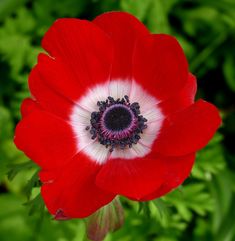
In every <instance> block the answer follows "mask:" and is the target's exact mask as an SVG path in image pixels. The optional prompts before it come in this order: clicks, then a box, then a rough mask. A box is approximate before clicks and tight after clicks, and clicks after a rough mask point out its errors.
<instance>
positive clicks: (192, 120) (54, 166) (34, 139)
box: [15, 12, 221, 219]
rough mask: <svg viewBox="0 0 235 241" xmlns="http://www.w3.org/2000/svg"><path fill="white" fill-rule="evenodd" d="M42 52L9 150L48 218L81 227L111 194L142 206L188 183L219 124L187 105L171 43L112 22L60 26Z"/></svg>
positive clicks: (107, 17) (185, 76)
mask: <svg viewBox="0 0 235 241" xmlns="http://www.w3.org/2000/svg"><path fill="white" fill-rule="evenodd" d="M42 46H43V48H44V49H45V50H46V51H47V52H48V54H40V55H39V57H38V64H37V65H36V66H35V67H34V68H33V70H32V71H31V73H30V76H29V88H30V92H31V94H32V98H28V99H26V100H25V101H24V102H23V104H22V109H21V111H22V116H23V120H22V121H21V122H20V123H19V124H18V126H17V128H16V133H15V143H16V145H17V147H18V148H19V149H21V150H22V151H24V152H25V154H26V155H27V156H28V157H29V158H31V159H32V160H34V161H35V162H36V163H37V164H38V165H39V166H40V167H41V172H40V179H41V181H42V183H43V185H42V188H41V193H42V197H43V199H44V201H45V203H46V206H47V208H48V210H49V211H50V213H51V214H53V215H56V218H57V219H65V218H77V217H79V218H82V217H86V216H88V215H90V214H91V213H93V212H94V211H96V210H97V209H99V208H100V207H102V206H103V205H105V204H107V203H109V202H110V201H111V200H112V199H113V198H114V197H115V195H117V194H120V195H123V196H126V197H128V198H130V199H133V200H139V201H146V200H151V199H154V198H157V197H160V196H162V195H164V194H166V193H167V192H169V191H171V190H172V189H174V188H176V187H177V186H179V185H180V184H181V183H182V182H183V181H184V180H185V179H186V178H187V177H188V175H189V173H190V171H191V169H192V165H193V163H194V159H195V152H196V151H197V150H199V149H201V148H202V147H204V146H205V145H206V144H207V142H208V141H209V140H210V139H211V138H212V136H213V134H214V132H215V131H216V129H217V128H218V126H219V125H220V123H221V119H220V117H219V114H218V111H217V109H216V108H215V107H214V106H213V105H211V104H209V103H207V102H205V101H203V100H198V101H197V102H195V103H194V96H195V92H196V80H195V77H194V76H193V75H192V74H190V73H189V70H188V64H187V60H186V58H185V55H184V53H183V51H182V49H181V47H180V45H179V44H178V42H177V41H176V39H175V38H173V37H171V36H168V35H165V34H150V33H149V32H148V30H147V29H146V28H145V26H144V25H143V24H142V23H140V22H139V21H138V20H137V19H136V18H134V17H133V16H131V15H129V14H127V13H122V12H111V13H106V14H102V15H101V16H98V17H97V18H96V19H95V20H94V21H92V22H89V21H85V20H79V19H59V20H57V21H56V22H55V23H54V24H53V25H52V27H51V28H50V29H49V30H48V32H47V33H46V35H45V37H44V38H43V41H42Z"/></svg>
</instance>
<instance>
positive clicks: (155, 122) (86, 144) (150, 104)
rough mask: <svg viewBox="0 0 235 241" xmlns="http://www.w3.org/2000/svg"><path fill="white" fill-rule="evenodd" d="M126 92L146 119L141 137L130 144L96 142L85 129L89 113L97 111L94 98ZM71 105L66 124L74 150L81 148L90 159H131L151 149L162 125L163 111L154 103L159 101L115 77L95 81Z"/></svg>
mask: <svg viewBox="0 0 235 241" xmlns="http://www.w3.org/2000/svg"><path fill="white" fill-rule="evenodd" d="M125 95H127V96H129V99H130V103H133V102H138V103H139V105H140V112H141V115H143V116H144V117H145V118H146V119H147V120H148V121H147V123H146V124H147V125H148V127H147V128H146V129H145V130H143V133H142V134H140V137H141V139H140V140H139V142H138V143H137V144H133V145H132V147H131V148H127V147H126V148H125V149H124V150H122V149H120V148H114V150H113V152H112V153H110V152H109V148H106V147H105V146H104V145H102V144H100V143H99V141H98V140H92V139H91V134H90V132H89V131H87V130H86V127H87V126H90V118H91V113H92V112H93V111H98V110H99V107H98V106H97V101H105V100H106V99H107V97H108V96H111V97H113V98H114V99H118V98H120V99H121V98H123V97H124V96H125ZM76 103H77V104H76V105H74V107H73V109H72V113H71V116H70V124H71V127H72V129H73V132H74V136H75V139H76V143H77V149H78V152H79V151H82V152H83V153H84V154H85V155H86V156H88V157H89V158H90V159H91V160H92V161H94V162H96V163H98V164H104V163H105V162H106V161H107V160H108V159H109V158H121V159H134V158H137V157H144V156H146V155H147V154H148V153H150V152H151V147H152V145H153V142H154V141H155V139H156V138H157V136H158V134H159V131H160V129H161V126H162V122H163V119H164V115H163V114H162V112H161V110H160V108H158V107H157V103H159V101H158V100H157V99H156V98H155V97H153V96H151V95H149V94H148V93H147V91H145V90H144V89H143V88H142V87H141V86H140V85H139V84H137V83H136V82H135V81H129V80H121V79H116V80H112V81H110V82H105V83H104V84H98V85H95V86H94V87H93V88H89V90H88V91H87V92H86V93H85V95H84V96H83V97H82V98H80V99H79V100H78V101H77V102H76Z"/></svg>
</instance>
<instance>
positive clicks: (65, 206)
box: [41, 153, 115, 218]
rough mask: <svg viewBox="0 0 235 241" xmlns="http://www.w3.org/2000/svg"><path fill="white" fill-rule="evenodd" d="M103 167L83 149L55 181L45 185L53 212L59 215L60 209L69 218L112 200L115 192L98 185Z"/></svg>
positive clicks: (86, 214)
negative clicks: (104, 189) (92, 159)
mask: <svg viewBox="0 0 235 241" xmlns="http://www.w3.org/2000/svg"><path fill="white" fill-rule="evenodd" d="M100 168H101V166H99V165H97V164H96V163H94V162H91V161H90V160H88V159H87V158H86V157H85V156H83V155H82V154H81V153H79V154H78V155H76V156H75V157H74V158H73V159H72V160H71V162H70V163H69V164H68V165H67V166H66V168H64V170H62V173H61V174H60V175H59V176H58V177H57V178H56V179H55V180H54V181H52V182H47V183H45V184H44V185H43V186H42V189H41V192H42V196H43V199H44V201H45V203H46V206H47V208H48V210H49V211H50V213H51V214H53V215H56V214H57V213H58V210H59V211H60V212H61V211H62V212H63V216H65V217H68V218H84V217H87V216H89V215H90V214H92V213H93V212H95V211H96V210H97V209H99V208H100V207H102V206H104V205H106V204H107V203H109V202H110V201H112V199H113V198H114V196H115V195H113V194H110V193H108V192H106V191H103V190H101V189H100V188H99V187H97V186H96V185H95V177H96V174H97V172H98V171H99V169H100ZM48 178H49V177H48ZM51 179H53V177H52V178H51ZM49 180H50V178H49ZM44 181H45V180H44Z"/></svg>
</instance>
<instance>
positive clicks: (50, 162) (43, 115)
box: [14, 111, 77, 169]
mask: <svg viewBox="0 0 235 241" xmlns="http://www.w3.org/2000/svg"><path fill="white" fill-rule="evenodd" d="M14 142H15V144H16V146H17V147H18V148H19V149H20V150H22V151H24V152H25V154H26V155H27V156H28V157H29V158H31V159H32V160H33V161H35V162H36V163H38V164H39V165H40V166H41V167H43V168H45V169H54V168H58V167H61V166H63V165H65V163H66V162H67V161H68V160H69V159H71V158H72V157H73V156H74V155H75V154H76V151H77V148H76V144H75V140H74V136H73V133H72V130H71V127H70V126H69V125H68V124H67V123H66V122H64V121H63V120H61V119H59V118H57V117H55V116H53V115H51V114H49V113H48V112H44V111H34V112H33V113H31V114H30V115H28V116H27V117H25V118H24V119H23V120H22V121H21V122H20V123H19V124H18V125H17V127H16V131H15V139H14Z"/></svg>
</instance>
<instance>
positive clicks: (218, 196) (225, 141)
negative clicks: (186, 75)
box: [0, 0, 235, 241]
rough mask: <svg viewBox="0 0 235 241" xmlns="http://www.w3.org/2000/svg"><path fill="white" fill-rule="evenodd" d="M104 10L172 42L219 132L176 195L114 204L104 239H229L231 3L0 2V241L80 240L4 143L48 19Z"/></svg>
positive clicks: (234, 9)
mask: <svg viewBox="0 0 235 241" xmlns="http://www.w3.org/2000/svg"><path fill="white" fill-rule="evenodd" d="M111 10H123V11H127V12H130V13H132V14H134V15H135V16H137V17H138V18H139V19H140V20H141V21H143V22H144V23H145V24H146V25H147V27H148V28H149V29H150V30H151V31H152V32H154V33H168V34H171V35H173V36H175V37H176V38H177V39H178V40H179V42H180V43H181V45H182V47H183V48H184V50H185V53H186V55H187V58H188V60H189V63H190V69H191V71H192V72H193V73H194V74H195V75H196V76H197V77H198V96H197V98H200V97H203V98H204V99H206V100H208V101H211V102H213V103H214V104H215V105H217V106H218V107H219V108H220V110H221V114H222V116H223V126H222V128H221V129H220V132H219V133H217V134H216V135H215V137H214V138H213V140H212V141H211V142H210V144H209V145H208V146H207V147H206V148H205V149H203V150H201V151H200V152H199V153H198V155H197V161H196V165H195V167H194V169H193V171H192V174H191V176H190V177H189V178H188V179H187V180H186V182H185V183H184V184H183V186H182V187H181V188H179V189H178V190H175V191H173V192H172V193H170V194H168V195H167V196H165V197H163V198H161V199H157V200H154V201H152V202H149V203H140V204H138V203H136V202H131V201H128V200H126V199H124V198H122V203H123V206H124V208H125V214H126V221H125V225H124V226H123V228H122V229H120V230H119V231H117V232H115V233H114V234H109V235H108V236H107V238H106V241H111V240H122V241H132V240H135V241H146V240H147V241H149V240H150V241H152V240H153V241H177V240H180V241H187V240H194V241H198V240H200V241H208V240H214V241H235V218H234V217H235V208H234V204H235V172H234V170H235V148H234V143H235V1H234V0H218V1H214V0H195V1H193V0H191V1H190V0H121V1H117V0H116V1H115V0H93V1H92V0H66V1H56V2H55V1H52V0H51V1H50V0H35V1H30V0H0V240H1V241H8V240H9V241H12V240H14V241H18V240H19V241H20V240H24V241H25V240H40V241H44V240H45V241H47V240H48V241H49V240H50V241H51V240H54V241H80V240H86V238H85V224H84V222H83V221H82V220H72V221H66V222H56V221H53V220H51V217H50V215H49V214H48V213H47V212H46V211H45V210H44V206H43V203H42V200H41V197H40V195H38V193H39V188H38V186H39V183H38V180H37V171H38V169H37V167H36V166H35V165H34V164H32V163H31V162H28V159H27V157H25V156H24V155H23V154H22V153H21V152H20V151H18V150H17V149H16V148H15V146H14V144H13V142H12V140H13V135H14V126H15V124H16V123H17V121H18V120H19V118H20V114H19V109H20V103H21V101H22V100H23V99H24V98H25V97H27V96H28V95H29V91H28V86H27V76H28V74H29V71H30V69H31V68H32V66H33V65H34V64H35V63H36V60H37V54H38V53H39V52H40V51H42V49H41V47H40V40H41V38H42V36H43V34H44V33H45V31H46V30H47V29H48V27H49V26H50V25H51V24H52V23H53V21H55V20H56V19H57V18H61V17H78V18H86V19H93V18H94V17H95V16H97V15H98V14H100V13H102V12H105V11H111ZM19 171H20V172H19ZM31 191H32V192H31ZM23 204H25V205H23Z"/></svg>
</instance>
